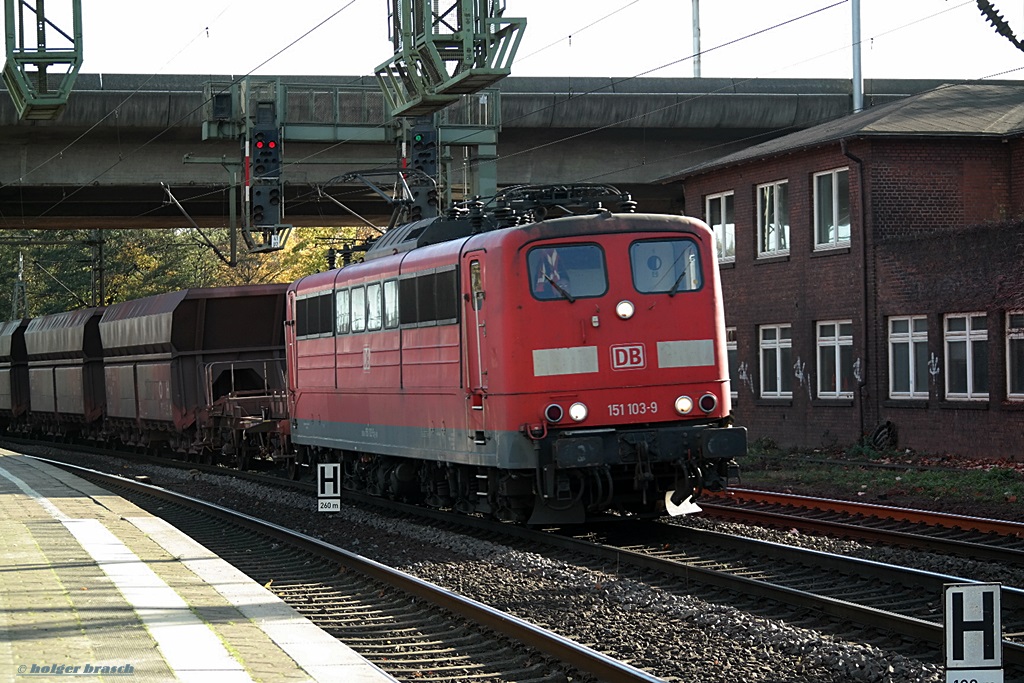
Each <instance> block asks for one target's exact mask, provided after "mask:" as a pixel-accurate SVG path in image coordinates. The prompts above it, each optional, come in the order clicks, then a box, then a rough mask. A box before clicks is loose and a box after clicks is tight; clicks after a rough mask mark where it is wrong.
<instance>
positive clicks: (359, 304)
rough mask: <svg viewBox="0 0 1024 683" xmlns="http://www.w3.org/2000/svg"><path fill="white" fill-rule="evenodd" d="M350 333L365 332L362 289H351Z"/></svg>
mask: <svg viewBox="0 0 1024 683" xmlns="http://www.w3.org/2000/svg"><path fill="white" fill-rule="evenodd" d="M351 297H352V331H353V332H363V331H364V330H366V290H365V289H364V288H363V287H353V288H352V294H351Z"/></svg>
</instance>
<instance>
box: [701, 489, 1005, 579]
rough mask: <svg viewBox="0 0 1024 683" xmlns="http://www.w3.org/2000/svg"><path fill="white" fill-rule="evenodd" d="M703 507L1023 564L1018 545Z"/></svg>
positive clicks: (719, 513)
mask: <svg viewBox="0 0 1024 683" xmlns="http://www.w3.org/2000/svg"><path fill="white" fill-rule="evenodd" d="M700 505H701V509H703V510H704V511H705V512H707V513H709V514H710V515H711V516H713V517H715V518H716V519H726V520H730V521H734V522H744V523H750V522H753V523H756V524H765V525H768V526H774V527H776V528H798V529H802V530H804V531H814V532H818V533H821V534H824V535H827V536H841V537H845V538H855V539H858V540H863V541H876V542H881V543H887V544H890V545H901V546H906V547H910V548H917V549H920V550H928V551H931V552H938V553H945V554H948V555H961V556H964V557H970V558H972V559H975V560H990V561H993V562H1001V563H1004V564H1008V563H1012V564H1021V565H1024V550H1021V549H1018V548H1000V547H998V546H992V545H987V544H985V543H975V542H973V541H963V540H959V539H955V538H942V537H939V536H929V535H927V534H915V533H910V532H907V531H895V530H891V529H880V528H876V527H872V526H861V525H859V524H850V523H848V522H832V521H827V520H821V519H815V518H813V517H806V516H803V515H800V514H787V513H785V512H774V511H771V510H756V509H752V508H748V507H742V506H734V505H720V504H718V503H707V502H705V501H701V503H700Z"/></svg>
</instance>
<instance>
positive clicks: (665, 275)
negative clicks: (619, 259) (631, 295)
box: [629, 238, 704, 295]
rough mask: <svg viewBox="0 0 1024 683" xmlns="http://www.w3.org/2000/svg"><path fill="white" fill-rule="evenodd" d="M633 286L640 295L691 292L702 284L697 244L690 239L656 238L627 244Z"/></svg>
mask: <svg viewBox="0 0 1024 683" xmlns="http://www.w3.org/2000/svg"><path fill="white" fill-rule="evenodd" d="M629 261H630V265H631V267H632V270H633V286H634V287H635V288H636V291H638V292H640V293H642V294H657V293H661V292H666V293H668V294H669V295H674V294H675V293H676V292H692V291H696V290H698V289H700V288H701V286H702V285H703V284H704V279H703V275H702V273H701V268H700V254H699V253H698V252H697V244H696V243H695V242H694V241H693V240H691V239H685V238H682V239H659V240H644V241H642V242H633V244H631V245H629Z"/></svg>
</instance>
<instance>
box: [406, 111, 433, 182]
mask: <svg viewBox="0 0 1024 683" xmlns="http://www.w3.org/2000/svg"><path fill="white" fill-rule="evenodd" d="M412 168H413V170H416V171H420V172H421V173H424V174H426V175H428V176H430V177H431V178H436V177H437V129H436V128H434V124H433V122H432V121H431V122H430V123H425V124H424V123H417V124H415V125H414V126H413V129H412Z"/></svg>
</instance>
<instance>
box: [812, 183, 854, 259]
mask: <svg viewBox="0 0 1024 683" xmlns="http://www.w3.org/2000/svg"><path fill="white" fill-rule="evenodd" d="M840 173H845V174H846V213H847V217H848V220H849V225H848V226H847V228H848V230H849V234H847V236H846V237H845V238H843V237H840V235H839V232H840V231H839V228H840V223H839V216H840V209H839V207H840V202H839V197H840V193H839V183H838V182H837V181H838V176H839V174H840ZM825 176H829V177H830V178H831V179H832V180H831V186H832V196H831V205H832V216H831V220H832V225H833V226H834V229H835V236H834V238H832V239H830V240H828V241H827V242H826V241H822V240H821V239H820V232H821V220H822V215H821V214H822V211H821V208H822V207H821V197H819V193H818V182H819V180H820V179H821V178H824V177H825ZM811 187H812V191H813V202H812V203H813V206H814V225H813V230H814V250H815V251H823V250H827V249H839V248H842V247H848V246H849V245H850V240H851V237H852V236H853V211H852V203H851V202H850V167H849V166H845V167H841V168H833V169H830V170H828V171H819V172H817V173H815V174H814V175H813V177H812V179H811Z"/></svg>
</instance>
